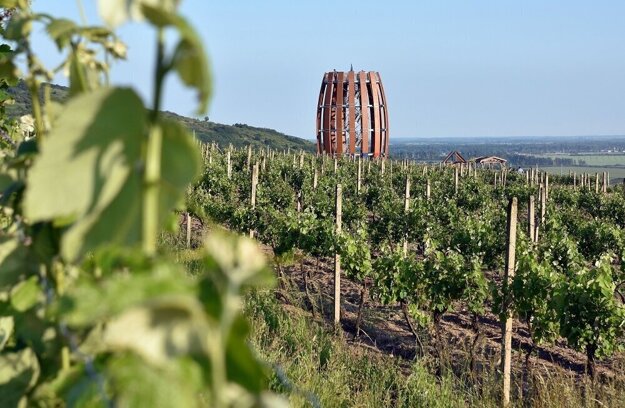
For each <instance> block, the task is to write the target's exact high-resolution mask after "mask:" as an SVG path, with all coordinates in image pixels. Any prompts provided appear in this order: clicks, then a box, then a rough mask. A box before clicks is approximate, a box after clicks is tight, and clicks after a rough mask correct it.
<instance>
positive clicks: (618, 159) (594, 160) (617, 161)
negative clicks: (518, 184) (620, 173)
mask: <svg viewBox="0 0 625 408" xmlns="http://www.w3.org/2000/svg"><path fill="white" fill-rule="evenodd" d="M536 156H537V157H548V158H550V159H571V160H574V161H577V164H579V165H587V166H625V154H595V153H593V154H551V153H548V154H542V155H536Z"/></svg>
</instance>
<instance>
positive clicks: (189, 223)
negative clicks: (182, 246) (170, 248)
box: [186, 211, 191, 249]
mask: <svg viewBox="0 0 625 408" xmlns="http://www.w3.org/2000/svg"><path fill="white" fill-rule="evenodd" d="M186 218H187V220H186V221H187V249H190V248H191V213H189V211H187V217H186Z"/></svg>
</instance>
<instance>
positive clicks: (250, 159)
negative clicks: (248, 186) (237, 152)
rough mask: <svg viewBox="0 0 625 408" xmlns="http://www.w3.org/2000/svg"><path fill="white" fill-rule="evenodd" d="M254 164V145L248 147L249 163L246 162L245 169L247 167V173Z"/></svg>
mask: <svg viewBox="0 0 625 408" xmlns="http://www.w3.org/2000/svg"><path fill="white" fill-rule="evenodd" d="M251 164H252V145H249V146H247V162H245V167H247V171H249V170H250V166H251Z"/></svg>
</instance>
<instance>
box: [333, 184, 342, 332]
mask: <svg viewBox="0 0 625 408" xmlns="http://www.w3.org/2000/svg"><path fill="white" fill-rule="evenodd" d="M342 215H343V190H342V188H341V185H340V184H337V185H336V233H337V235H338V234H340V233H341V230H342ZM340 322H341V255H339V254H338V253H336V254H334V325H335V326H336V327H338V325H339V323H340Z"/></svg>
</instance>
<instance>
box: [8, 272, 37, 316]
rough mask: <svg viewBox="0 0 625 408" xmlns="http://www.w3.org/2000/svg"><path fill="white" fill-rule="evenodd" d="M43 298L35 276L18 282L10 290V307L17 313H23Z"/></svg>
mask: <svg viewBox="0 0 625 408" xmlns="http://www.w3.org/2000/svg"><path fill="white" fill-rule="evenodd" d="M42 298H43V293H42V291H41V288H40V286H39V281H38V278H37V277H36V276H32V277H31V278H30V279H28V280H26V281H24V282H20V283H19V284H18V285H17V286H15V287H14V288H13V290H11V306H13V309H15V310H17V311H18V312H25V311H27V310H28V309H30V308H32V307H33V306H35V305H36V304H37V303H38V302H39V301H41V300H42Z"/></svg>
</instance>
